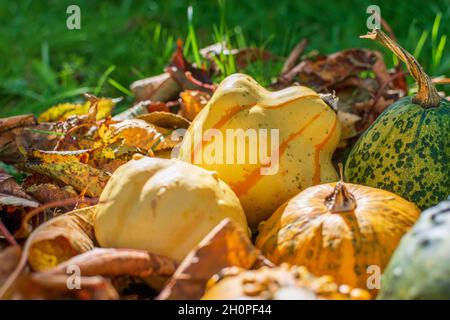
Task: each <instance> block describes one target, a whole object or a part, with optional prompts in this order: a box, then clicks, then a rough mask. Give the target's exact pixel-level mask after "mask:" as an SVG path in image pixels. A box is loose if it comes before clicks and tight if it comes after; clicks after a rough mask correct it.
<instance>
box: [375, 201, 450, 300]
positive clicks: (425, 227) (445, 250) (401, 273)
mask: <svg viewBox="0 0 450 320" xmlns="http://www.w3.org/2000/svg"><path fill="white" fill-rule="evenodd" d="M449 230H450V198H449V199H448V200H447V201H443V202H441V203H440V204H439V205H437V206H435V207H433V208H430V209H428V210H425V211H424V212H423V213H422V215H421V217H420V219H419V220H418V221H417V223H416V224H415V225H414V227H413V229H412V230H411V231H410V232H408V233H407V234H406V235H405V236H404V237H403V239H402V240H401V242H400V245H399V246H398V248H397V249H396V250H395V253H394V255H393V256H392V259H391V260H390V262H389V264H388V266H387V268H386V270H385V272H384V274H383V277H382V282H381V284H382V286H381V291H380V294H379V296H378V297H377V298H379V299H450V233H449Z"/></svg>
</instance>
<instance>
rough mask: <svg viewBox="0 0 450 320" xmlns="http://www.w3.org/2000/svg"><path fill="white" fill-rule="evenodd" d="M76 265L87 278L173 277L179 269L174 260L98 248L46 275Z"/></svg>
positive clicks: (127, 251)
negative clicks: (124, 276)
mask: <svg viewBox="0 0 450 320" xmlns="http://www.w3.org/2000/svg"><path fill="white" fill-rule="evenodd" d="M73 265H76V266H78V267H79V268H80V274H81V275H82V276H83V277H90V276H105V277H115V276H122V275H128V276H134V277H147V276H153V275H158V276H171V275H172V274H173V273H174V272H175V269H176V267H177V264H176V262H175V261H173V260H172V259H170V258H167V257H164V256H160V255H156V254H152V253H149V252H147V251H144V250H135V249H113V248H94V249H92V250H89V251H87V252H85V253H82V254H80V255H77V256H75V257H73V258H71V259H69V260H67V261H65V262H63V263H61V264H59V265H57V266H56V267H54V268H52V269H49V270H47V271H46V273H51V274H67V268H68V267H70V266H73Z"/></svg>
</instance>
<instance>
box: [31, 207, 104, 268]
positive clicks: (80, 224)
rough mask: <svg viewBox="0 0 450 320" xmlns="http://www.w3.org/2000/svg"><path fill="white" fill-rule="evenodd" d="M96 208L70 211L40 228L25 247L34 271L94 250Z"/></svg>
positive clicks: (51, 266)
mask: <svg viewBox="0 0 450 320" xmlns="http://www.w3.org/2000/svg"><path fill="white" fill-rule="evenodd" d="M95 208H96V206H91V207H88V208H83V209H79V210H74V211H71V212H68V213H66V214H63V215H61V216H59V217H56V218H54V219H52V220H50V221H48V222H46V223H45V224H43V225H41V226H40V227H39V228H37V229H36V230H35V231H34V232H33V233H32V234H31V236H30V237H29V238H28V240H27V242H26V244H25V250H24V251H25V253H26V254H27V256H28V262H29V264H30V265H31V267H32V268H33V270H36V271H43V270H48V269H50V268H53V267H55V266H57V265H58V264H60V263H62V262H64V261H66V260H68V259H70V258H72V257H74V256H76V255H78V254H81V253H83V252H86V251H88V250H91V249H93V248H94V243H95V236H94V216H95Z"/></svg>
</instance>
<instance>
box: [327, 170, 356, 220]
mask: <svg viewBox="0 0 450 320" xmlns="http://www.w3.org/2000/svg"><path fill="white" fill-rule="evenodd" d="M339 173H340V178H341V179H340V181H339V182H338V183H337V184H336V186H335V187H334V190H333V192H332V193H331V194H330V195H328V196H327V197H325V202H324V203H325V205H326V207H327V208H328V210H330V212H331V213H340V212H348V211H353V210H355V209H356V207H357V204H356V199H355V196H354V195H353V194H352V193H351V192H349V191H348V189H347V187H346V186H345V183H344V172H343V167H342V163H339Z"/></svg>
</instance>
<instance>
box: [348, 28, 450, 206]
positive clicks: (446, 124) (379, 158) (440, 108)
mask: <svg viewBox="0 0 450 320" xmlns="http://www.w3.org/2000/svg"><path fill="white" fill-rule="evenodd" d="M365 37H366V38H370V39H376V40H378V41H379V42H380V43H381V44H383V45H384V46H386V47H387V48H389V49H390V50H392V51H393V52H394V53H395V54H396V55H397V56H398V57H399V58H400V59H401V60H403V61H404V62H405V63H406V65H407V67H408V70H409V72H410V73H411V75H412V76H413V77H414V78H415V79H416V81H417V82H418V85H419V91H418V93H417V95H415V96H414V97H412V98H411V97H405V98H403V99H401V100H399V101H397V102H396V103H394V104H393V105H391V106H390V107H389V108H388V109H386V110H385V111H384V112H383V113H382V114H381V115H380V116H379V117H378V119H377V120H376V121H375V122H374V123H373V124H372V126H371V127H370V128H369V129H368V130H367V131H366V132H365V133H364V134H363V136H361V138H360V139H359V141H358V142H357V143H356V145H355V146H354V148H353V149H352V151H351V153H350V155H349V157H348V160H347V163H346V168H345V171H346V176H347V177H348V179H349V181H350V182H353V183H359V184H364V185H368V186H372V187H376V188H381V189H385V190H389V191H392V192H395V193H396V194H398V195H401V196H402V197H404V198H406V199H408V200H410V201H413V202H414V203H416V204H417V205H418V206H419V207H420V208H422V209H426V208H429V207H430V206H433V205H435V204H437V203H438V202H439V201H442V200H444V199H446V198H447V196H448V195H449V194H450V166H449V163H450V102H448V101H446V100H444V99H441V98H440V97H439V95H438V93H437V91H436V89H435V87H434V86H433V84H432V83H431V80H430V78H429V77H428V76H427V75H426V74H425V73H424V71H423V70H422V68H421V66H420V65H419V64H418V63H417V61H416V60H415V59H414V57H412V56H411V55H410V54H409V53H408V52H406V51H405V50H404V49H403V48H401V47H399V46H398V45H397V44H396V43H395V42H393V41H392V40H391V39H390V38H389V37H388V36H386V35H385V34H384V33H383V32H382V31H379V30H377V31H375V32H374V33H371V34H369V35H368V36H365Z"/></svg>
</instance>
